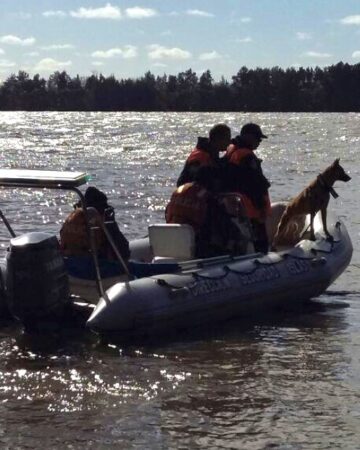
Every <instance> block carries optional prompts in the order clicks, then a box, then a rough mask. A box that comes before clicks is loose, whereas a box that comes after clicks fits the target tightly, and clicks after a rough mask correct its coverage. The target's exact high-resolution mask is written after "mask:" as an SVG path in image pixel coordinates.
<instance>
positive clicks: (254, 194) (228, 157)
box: [224, 123, 271, 253]
mask: <svg viewBox="0 0 360 450" xmlns="http://www.w3.org/2000/svg"><path fill="white" fill-rule="evenodd" d="M266 138H267V136H265V135H264V134H263V132H262V131H261V128H260V127H259V125H257V124H255V123H247V124H246V125H244V126H243V127H242V129H241V131H240V135H238V136H236V137H235V139H233V140H232V143H231V145H230V146H229V148H228V149H227V151H226V154H225V156H224V161H226V164H225V170H226V176H225V178H224V179H225V181H226V190H227V191H229V192H231V191H232V192H238V193H239V194H240V195H241V198H242V201H243V204H244V207H245V210H246V213H247V215H248V217H249V219H250V221H251V224H252V227H253V232H254V237H255V242H254V245H255V250H256V251H259V252H263V253H267V252H268V247H269V242H268V237H267V233H266V226H265V222H266V218H267V217H268V216H269V215H270V213H271V204H270V198H269V192H268V190H269V187H270V183H269V181H268V180H267V178H266V177H265V176H264V174H263V172H262V168H261V162H262V161H261V159H259V158H258V157H257V156H256V155H255V153H254V152H255V150H256V149H257V148H258V147H259V145H260V143H261V141H262V139H266Z"/></svg>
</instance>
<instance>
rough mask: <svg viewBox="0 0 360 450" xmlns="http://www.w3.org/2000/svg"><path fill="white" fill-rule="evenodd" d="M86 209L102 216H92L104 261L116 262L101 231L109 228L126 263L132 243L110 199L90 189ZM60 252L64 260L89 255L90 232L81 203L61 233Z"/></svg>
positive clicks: (100, 253)
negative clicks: (67, 257) (109, 202)
mask: <svg viewBox="0 0 360 450" xmlns="http://www.w3.org/2000/svg"><path fill="white" fill-rule="evenodd" d="M84 199H85V205H86V207H87V208H88V207H93V208H95V210H96V211H97V213H98V214H96V215H95V216H90V218H89V220H90V224H91V225H92V226H94V227H95V230H94V234H93V237H94V242H95V246H96V248H97V253H98V256H99V257H100V258H104V259H109V260H113V259H116V258H115V254H114V251H113V249H112V247H111V245H110V243H109V242H108V240H107V239H106V236H105V234H104V232H103V230H102V229H101V226H102V225H105V227H106V228H107V230H108V231H109V233H110V235H111V237H112V239H113V241H114V244H115V245H116V248H117V250H118V251H119V253H120V255H121V256H122V257H123V259H124V260H125V261H127V260H128V258H129V256H130V250H129V242H128V240H127V239H126V238H125V236H124V235H123V234H122V232H121V231H120V229H119V226H118V224H117V222H116V221H115V212H114V208H113V207H112V206H110V205H109V204H108V199H107V196H106V195H105V194H104V193H103V192H101V191H100V190H99V189H97V188H96V187H93V186H90V187H88V188H87V190H86V192H85V195H84ZM60 248H61V250H62V252H63V254H64V256H85V255H88V254H89V249H90V245H89V240H88V234H87V229H86V222H85V215H84V211H83V209H82V204H81V202H78V203H76V204H75V205H74V211H73V212H72V213H70V215H69V216H68V217H67V218H66V220H65V222H64V224H63V226H62V228H61V230H60Z"/></svg>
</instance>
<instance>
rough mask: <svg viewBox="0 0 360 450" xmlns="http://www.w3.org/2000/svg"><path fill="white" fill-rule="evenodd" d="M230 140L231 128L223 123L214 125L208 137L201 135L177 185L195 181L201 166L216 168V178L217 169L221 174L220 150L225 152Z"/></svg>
mask: <svg viewBox="0 0 360 450" xmlns="http://www.w3.org/2000/svg"><path fill="white" fill-rule="evenodd" d="M230 140H231V130H230V128H229V127H228V126H227V125H225V124H223V123H220V124H217V125H214V126H213V127H212V128H211V130H210V132H209V137H208V138H207V137H199V138H198V141H197V144H196V147H195V148H194V149H193V150H192V151H191V153H190V155H189V157H188V158H187V160H186V162H185V165H184V168H183V170H182V172H181V174H180V176H179V178H178V180H177V183H176V185H177V186H178V187H179V186H182V185H183V184H185V183H191V182H193V181H195V178H196V174H197V172H198V170H199V169H200V168H201V167H211V168H213V169H215V170H214V175H215V178H216V177H217V174H216V173H217V171H219V174H220V171H221V162H220V158H219V152H223V151H225V150H226V149H227V147H228V145H229V144H230ZM219 176H220V175H219Z"/></svg>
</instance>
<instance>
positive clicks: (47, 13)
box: [42, 10, 67, 17]
mask: <svg viewBox="0 0 360 450" xmlns="http://www.w3.org/2000/svg"><path fill="white" fill-rule="evenodd" d="M42 15H43V16H44V17H66V16H67V14H66V12H65V11H61V10H56V11H44V12H43V13H42Z"/></svg>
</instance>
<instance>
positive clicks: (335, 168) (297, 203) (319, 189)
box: [273, 159, 351, 246]
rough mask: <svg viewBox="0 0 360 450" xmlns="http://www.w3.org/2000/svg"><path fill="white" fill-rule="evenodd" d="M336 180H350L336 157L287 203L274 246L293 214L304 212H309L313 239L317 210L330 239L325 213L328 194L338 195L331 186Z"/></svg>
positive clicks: (298, 214)
mask: <svg viewBox="0 0 360 450" xmlns="http://www.w3.org/2000/svg"><path fill="white" fill-rule="evenodd" d="M338 180H339V181H345V182H347V181H350V180H351V177H350V176H349V175H348V174H347V173H346V172H345V170H344V169H343V168H342V167H341V165H340V159H336V160H335V161H334V162H333V163H332V164H331V165H330V166H329V167H327V168H326V169H325V170H324V171H323V172H322V173H321V174H320V175H318V176H317V177H316V179H315V180H314V181H313V182H312V183H310V184H309V185H308V186H307V187H306V188H305V189H304V190H303V191H302V192H300V194H299V195H298V196H297V197H295V198H294V199H293V200H292V201H291V202H290V203H289V205H288V206H287V207H286V209H285V211H284V214H283V215H282V217H281V219H280V222H279V225H278V228H277V232H276V234H275V236H274V241H273V245H274V246H276V245H277V243H278V242H279V240H280V238H281V235H282V233H283V232H285V230H286V229H287V226H288V224H289V222H290V220H291V219H292V218H294V217H295V216H301V215H304V214H310V239H311V240H313V241H314V240H315V233H314V217H315V215H316V213H317V212H318V211H321V219H322V223H323V229H324V232H325V234H326V236H327V237H328V238H329V239H332V236H331V235H330V233H329V231H328V229H327V224H326V213H327V207H328V204H329V200H330V194H331V195H332V196H333V197H334V198H337V197H338V194H337V193H336V192H335V190H334V188H333V185H334V183H335V181H338Z"/></svg>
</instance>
